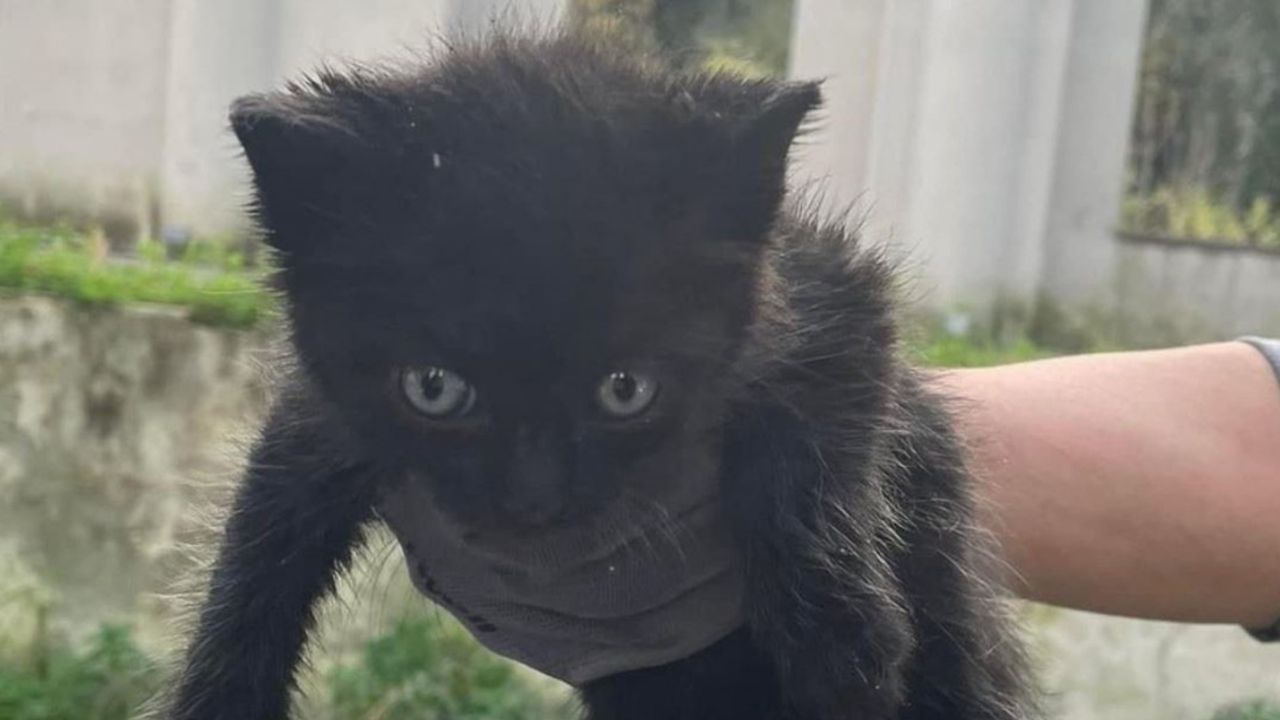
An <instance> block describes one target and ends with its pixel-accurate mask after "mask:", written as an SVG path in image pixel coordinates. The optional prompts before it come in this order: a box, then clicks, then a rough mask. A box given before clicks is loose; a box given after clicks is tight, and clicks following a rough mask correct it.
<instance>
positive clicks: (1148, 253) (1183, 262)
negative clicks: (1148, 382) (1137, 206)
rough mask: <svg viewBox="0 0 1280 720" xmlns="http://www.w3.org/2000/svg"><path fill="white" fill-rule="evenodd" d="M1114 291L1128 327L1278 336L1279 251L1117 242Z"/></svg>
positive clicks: (1164, 332)
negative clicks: (1268, 251)
mask: <svg viewBox="0 0 1280 720" xmlns="http://www.w3.org/2000/svg"><path fill="white" fill-rule="evenodd" d="M1116 253H1117V258H1116V274H1115V278H1114V281H1115V293H1116V307H1117V314H1118V318H1119V320H1120V321H1121V322H1122V323H1125V324H1127V325H1129V326H1130V327H1128V328H1126V329H1125V332H1126V334H1129V335H1136V336H1144V335H1145V336H1148V337H1151V338H1152V339H1154V340H1156V341H1160V340H1162V339H1163V340H1165V341H1167V339H1169V338H1213V337H1235V336H1238V335H1267V336H1271V337H1280V254H1268V253H1261V252H1254V251H1250V250H1241V249H1236V248H1223V247H1213V246H1208V245H1204V246H1198V245H1178V244H1169V243H1157V242H1133V241H1122V242H1120V243H1118V245H1117V249H1116Z"/></svg>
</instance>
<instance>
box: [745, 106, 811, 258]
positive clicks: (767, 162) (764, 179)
mask: <svg viewBox="0 0 1280 720" xmlns="http://www.w3.org/2000/svg"><path fill="white" fill-rule="evenodd" d="M756 89H757V90H759V91H763V92H761V93H760V96H759V97H758V98H756V99H755V100H753V106H752V107H751V108H750V109H744V110H742V111H740V112H741V113H742V117H741V119H740V120H739V121H738V122H737V123H736V124H735V126H734V128H733V131H732V133H731V140H730V144H731V151H732V160H731V161H730V163H729V167H728V172H729V176H728V178H727V187H729V188H732V191H731V194H730V196H729V197H728V201H729V206H728V207H727V208H725V215H726V218H730V219H731V220H730V221H729V222H730V225H731V226H730V228H729V232H731V233H732V234H734V235H737V236H740V237H742V238H744V239H763V238H764V237H765V236H766V235H767V232H768V229H769V227H770V225H771V224H772V223H773V221H774V217H775V216H776V214H777V212H778V208H779V207H780V206H781V204H782V199H783V196H784V195H786V191H787V154H788V152H789V151H790V149H791V144H792V142H793V141H794V140H795V139H796V137H797V135H798V133H799V132H800V127H801V125H802V124H803V123H804V120H805V118H806V117H807V116H808V114H809V112H810V111H812V110H813V109H814V108H816V107H817V106H818V105H819V104H820V103H821V102H822V93H821V91H820V90H819V86H818V83H816V82H806V83H768V84H765V85H761V86H757V88H756Z"/></svg>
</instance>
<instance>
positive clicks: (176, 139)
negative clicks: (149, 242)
mask: <svg viewBox="0 0 1280 720" xmlns="http://www.w3.org/2000/svg"><path fill="white" fill-rule="evenodd" d="M170 13H171V15H170V27H169V29H168V40H169V61H168V73H169V76H168V77H169V79H168V83H167V87H166V93H165V132H164V154H163V160H162V163H161V182H162V188H163V193H162V198H163V203H162V218H163V224H164V226H165V230H164V232H169V233H171V232H181V233H186V234H199V235H207V234H215V233H221V232H226V231H228V230H234V229H236V228H238V227H240V226H241V225H242V224H243V217H244V216H243V212H242V209H243V207H244V206H245V203H246V202H247V200H248V192H247V191H248V174H247V168H246V167H245V166H244V164H243V162H242V161H241V160H240V159H239V152H238V148H237V145H236V142H235V138H234V137H233V136H232V135H231V133H230V132H229V130H228V129H227V110H228V108H229V106H230V104H231V101H232V99H234V98H235V97H237V96H239V95H243V94H245V93H249V92H255V91H263V90H268V89H271V88H272V87H273V86H274V85H275V84H276V80H277V77H276V76H277V72H276V67H277V54H278V46H279V38H280V31H281V29H280V27H279V3H278V0H220V1H219V2H206V1H205V0H173V3H172V7H171V10H170Z"/></svg>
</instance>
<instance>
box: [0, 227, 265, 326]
mask: <svg viewBox="0 0 1280 720" xmlns="http://www.w3.org/2000/svg"><path fill="white" fill-rule="evenodd" d="M186 252H187V255H189V256H190V257H189V258H187V259H183V260H179V261H172V262H171V261H167V260H165V258H164V255H165V253H164V249H163V247H161V246H160V245H159V244H158V243H155V242H144V243H142V244H140V245H139V247H138V257H137V258H136V259H134V260H131V261H114V260H110V259H106V258H104V257H102V256H101V253H100V252H99V251H98V250H97V249H96V247H95V244H94V241H93V237H92V235H90V234H84V233H76V232H73V231H71V230H68V229H66V228H34V227H25V226H21V225H17V224H14V223H6V222H3V221H0V287H7V288H11V289H15V290H19V291H22V292H38V293H48V294H51V295H58V296H61V297H66V298H70V299H72V300H76V301H79V302H83V303H86V304H90V305H114V304H121V303H130V302H149V303H160V304H166V305H176V306H181V307H186V308H187V309H188V310H189V313H190V317H191V319H192V320H193V321H195V322H199V323H204V324H208V325H219V326H227V327H237V328H245V327H251V326H253V325H255V324H257V323H258V322H259V321H260V320H261V319H262V318H263V317H264V316H265V315H266V314H267V313H268V312H269V311H270V310H271V308H272V305H273V303H272V299H271V297H270V295H269V294H268V293H267V292H266V291H265V290H264V289H263V288H262V285H261V282H260V277H259V273H257V272H253V271H250V270H247V269H245V267H244V259H243V256H242V255H241V254H239V253H237V252H233V251H231V250H228V249H227V248H226V247H225V246H222V247H215V246H214V245H213V244H212V243H209V242H194V243H192V244H191V245H189V246H188V248H187V251H186Z"/></svg>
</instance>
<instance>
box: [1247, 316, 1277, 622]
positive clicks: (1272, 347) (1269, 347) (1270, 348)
mask: <svg viewBox="0 0 1280 720" xmlns="http://www.w3.org/2000/svg"><path fill="white" fill-rule="evenodd" d="M1240 340H1241V341H1242V342H1247V343H1249V344H1250V345H1252V346H1254V347H1255V348H1257V349H1258V352H1260V353H1262V355H1263V357H1265V358H1266V359H1267V361H1268V362H1270V363H1271V369H1272V370H1275V371H1276V378H1277V380H1280V340H1268V339H1267V338H1260V337H1243V338H1240ZM1245 629H1246V630H1248V631H1249V634H1250V635H1252V636H1253V637H1254V639H1256V640H1260V641H1262V642H1280V619H1277V620H1276V621H1275V623H1273V624H1272V625H1271V627H1269V628H1262V629H1250V628H1245Z"/></svg>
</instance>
